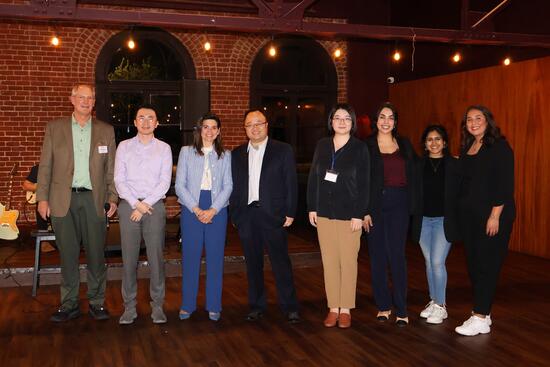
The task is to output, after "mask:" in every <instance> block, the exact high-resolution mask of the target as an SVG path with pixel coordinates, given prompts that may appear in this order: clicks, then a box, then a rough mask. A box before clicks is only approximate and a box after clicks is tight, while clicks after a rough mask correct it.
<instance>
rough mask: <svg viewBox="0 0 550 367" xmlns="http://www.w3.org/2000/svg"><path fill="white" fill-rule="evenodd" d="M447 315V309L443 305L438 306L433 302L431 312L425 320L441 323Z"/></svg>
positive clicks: (431, 322) (429, 322) (430, 322)
mask: <svg viewBox="0 0 550 367" xmlns="http://www.w3.org/2000/svg"><path fill="white" fill-rule="evenodd" d="M448 316H449V315H448V314H447V309H446V308H445V306H439V305H438V304H434V305H433V308H432V313H431V314H430V316H428V319H427V320H426V322H427V323H428V324H441V323H442V322H443V320H445V319H446V318H447V317H448Z"/></svg>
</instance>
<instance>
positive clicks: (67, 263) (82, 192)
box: [36, 84, 118, 322]
mask: <svg viewBox="0 0 550 367" xmlns="http://www.w3.org/2000/svg"><path fill="white" fill-rule="evenodd" d="M69 99H70V101H71V103H72V105H73V107H74V111H73V114H72V116H71V117H66V118H61V119H58V120H55V121H52V122H50V123H48V125H47V127H46V134H45V136H44V143H43V146H42V155H41V157H40V168H39V171H38V190H37V192H36V197H37V201H38V212H39V213H40V215H41V216H42V217H43V218H44V219H46V218H47V217H49V216H51V222H52V226H53V229H54V231H55V237H56V243H57V246H58V248H59V253H60V257H61V276H62V281H61V306H60V307H59V309H58V310H57V311H56V312H55V313H54V314H53V315H52V317H51V321H54V322H63V321H67V320H70V319H74V318H76V317H78V316H80V308H79V288H80V274H79V255H80V245H81V243H82V245H83V246H84V249H85V250H86V258H87V265H88V267H87V269H88V274H87V282H88V293H87V296H88V300H89V304H90V307H89V311H88V313H89V314H90V316H92V317H93V318H94V319H96V320H105V319H108V318H109V313H108V311H107V309H106V308H105V307H104V306H103V303H104V300H105V284H106V266H105V257H104V246H105V235H106V233H105V231H106V223H105V222H106V218H105V204H106V203H108V204H109V209H108V211H107V216H109V217H110V216H112V215H113V214H114V212H115V211H116V208H117V206H116V203H117V201H118V196H117V193H116V189H115V185H114V179H113V173H114V164H115V151H116V144H115V134H114V130H113V127H112V126H111V125H109V124H106V123H104V122H102V121H99V120H96V119H94V118H92V109H93V107H94V103H95V90H94V88H93V87H92V86H90V85H85V84H78V85H75V86H74V87H73V89H72V93H71V96H70V98H69Z"/></svg>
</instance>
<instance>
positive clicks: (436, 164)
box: [428, 158, 443, 173]
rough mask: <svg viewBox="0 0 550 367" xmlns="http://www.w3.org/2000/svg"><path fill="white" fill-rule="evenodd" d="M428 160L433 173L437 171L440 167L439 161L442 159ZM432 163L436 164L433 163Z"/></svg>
mask: <svg viewBox="0 0 550 367" xmlns="http://www.w3.org/2000/svg"><path fill="white" fill-rule="evenodd" d="M428 160H429V161H430V165H431V166H432V169H433V171H434V173H435V172H437V169H438V168H439V166H440V165H441V161H443V159H442V158H428ZM434 161H436V162H437V163H434Z"/></svg>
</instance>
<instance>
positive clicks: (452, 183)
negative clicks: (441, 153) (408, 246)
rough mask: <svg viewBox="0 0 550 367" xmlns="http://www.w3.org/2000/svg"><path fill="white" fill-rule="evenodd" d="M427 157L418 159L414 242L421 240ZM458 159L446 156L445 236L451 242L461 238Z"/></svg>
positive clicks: (412, 233) (412, 232)
mask: <svg viewBox="0 0 550 367" xmlns="http://www.w3.org/2000/svg"><path fill="white" fill-rule="evenodd" d="M427 159H428V158H427V157H422V158H420V159H419V160H418V161H417V164H416V172H417V175H416V176H417V180H416V182H417V184H416V202H417V206H416V211H415V213H414V214H413V218H412V223H411V239H412V240H413V241H414V242H419V241H420V233H421V231H422V217H423V211H424V195H425V193H424V167H425V165H426V162H427ZM457 164H458V160H457V159H456V158H453V157H452V156H450V155H448V156H446V157H445V188H444V200H445V202H444V204H443V206H444V214H443V229H444V231H445V238H446V239H447V241H449V242H455V241H457V240H458V239H459V232H458V222H457V221H458V218H457V215H458V214H457V200H458V173H457Z"/></svg>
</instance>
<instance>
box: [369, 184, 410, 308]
mask: <svg viewBox="0 0 550 367" xmlns="http://www.w3.org/2000/svg"><path fill="white" fill-rule="evenodd" d="M407 196H408V195H407V190H406V188H397V187H386V188H384V191H383V197H382V205H381V208H379V209H378V210H376V211H375V212H374V213H372V214H371V217H372V224H373V226H372V227H371V229H370V233H369V235H368V237H367V239H368V246H369V257H370V264H371V278H372V290H373V295H374V302H375V303H376V306H377V307H378V309H379V310H380V311H388V310H391V309H392V305H393V306H395V309H396V310H395V312H396V315H397V317H407V262H406V259H405V245H406V242H407V230H408V226H409V218H410V215H409V208H408V198H407ZM388 270H389V272H390V274H391V281H392V288H393V289H392V291H391V292H390V286H389V278H388ZM392 298H393V299H392Z"/></svg>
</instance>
